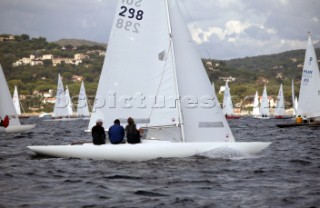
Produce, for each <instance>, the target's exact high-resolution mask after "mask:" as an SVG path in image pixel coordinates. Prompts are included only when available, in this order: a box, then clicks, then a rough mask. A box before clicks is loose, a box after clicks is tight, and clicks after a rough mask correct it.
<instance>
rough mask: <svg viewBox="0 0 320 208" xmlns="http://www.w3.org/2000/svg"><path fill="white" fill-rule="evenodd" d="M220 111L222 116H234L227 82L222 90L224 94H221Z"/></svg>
mask: <svg viewBox="0 0 320 208" xmlns="http://www.w3.org/2000/svg"><path fill="white" fill-rule="evenodd" d="M222 111H223V115H233V114H234V112H233V104H232V99H231V94H230V88H229V85H228V81H226V85H225V90H224V94H223V102H222Z"/></svg>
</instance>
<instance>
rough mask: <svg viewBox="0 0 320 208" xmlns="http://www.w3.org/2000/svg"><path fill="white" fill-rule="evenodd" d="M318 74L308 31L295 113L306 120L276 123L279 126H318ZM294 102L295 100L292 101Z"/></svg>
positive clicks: (319, 109)
mask: <svg viewBox="0 0 320 208" xmlns="http://www.w3.org/2000/svg"><path fill="white" fill-rule="evenodd" d="M319 83H320V74H319V66H318V60H317V57H316V53H315V49H314V45H313V43H312V39H311V35H310V33H309V37H308V43H307V48H306V53H305V58H304V64H303V70H302V77H301V85H300V92H299V103H297V104H296V105H298V106H297V114H296V116H298V117H299V116H301V117H302V118H303V120H305V121H306V122H303V123H291V124H278V125H277V126H278V127H280V128H286V127H295V126H319V125H320V124H319V117H320V85H319ZM294 102H295V103H296V100H295V101H294Z"/></svg>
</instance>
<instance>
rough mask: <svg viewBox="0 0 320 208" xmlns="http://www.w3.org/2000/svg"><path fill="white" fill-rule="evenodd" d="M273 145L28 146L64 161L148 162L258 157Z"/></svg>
mask: <svg viewBox="0 0 320 208" xmlns="http://www.w3.org/2000/svg"><path fill="white" fill-rule="evenodd" d="M270 144H271V143H269V142H190V143H178V142H166V141H144V142H143V143H141V144H134V145H132V144H119V145H111V144H105V145H93V144H92V143H84V144H80V145H47V146H28V148H29V149H31V150H32V151H34V152H35V153H37V154H39V155H47V156H52V157H61V158H81V159H94V160H113V161H146V160H152V159H156V158H184V157H190V156H194V155H199V154H203V153H206V152H208V151H212V150H215V149H221V148H228V149H232V150H234V151H236V152H239V153H243V154H256V153H258V152H260V151H262V150H263V149H265V148H267V147H268V146H269V145H270Z"/></svg>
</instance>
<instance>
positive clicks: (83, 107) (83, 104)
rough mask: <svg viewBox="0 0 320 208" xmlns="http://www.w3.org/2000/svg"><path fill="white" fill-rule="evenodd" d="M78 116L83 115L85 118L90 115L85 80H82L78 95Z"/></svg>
mask: <svg viewBox="0 0 320 208" xmlns="http://www.w3.org/2000/svg"><path fill="white" fill-rule="evenodd" d="M77 116H78V117H83V118H86V117H87V118H88V117H89V116H90V112H89V106H88V100H87V94H86V89H85V87H84V83H83V81H82V82H81V87H80V92H79V97H78V106H77Z"/></svg>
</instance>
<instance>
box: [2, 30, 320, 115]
mask: <svg viewBox="0 0 320 208" xmlns="http://www.w3.org/2000/svg"><path fill="white" fill-rule="evenodd" d="M0 36H1V37H6V36H9V35H0ZM62 47H64V49H62ZM105 47H106V46H104V45H103V44H98V43H94V42H90V41H84V40H68V39H64V40H61V41H57V42H54V43H50V42H48V41H47V40H46V38H44V37H39V38H30V37H29V35H26V34H22V35H20V36H14V40H10V41H4V42H0V63H1V65H2V68H3V70H4V73H5V75H6V79H7V81H8V84H9V88H10V89H11V90H12V91H13V88H14V85H17V86H18V88H19V93H20V95H24V96H25V97H26V99H25V100H23V101H22V105H23V106H24V109H25V110H26V111H27V112H28V111H29V110H28V109H29V108H30V107H31V108H40V106H41V107H42V108H43V109H41V110H39V111H44V110H47V111H51V110H52V104H45V105H44V104H41V102H40V100H41V96H40V95H38V94H35V91H38V92H40V94H41V93H44V92H48V90H49V89H52V90H53V91H54V92H53V94H55V90H56V84H57V78H58V73H60V74H61V75H62V77H63V82H64V85H68V86H69V90H70V93H71V95H77V94H78V92H79V89H80V82H77V81H73V80H72V76H74V75H77V76H82V77H83V78H84V82H85V86H86V90H87V94H88V97H90V98H91V102H93V98H94V96H95V92H96V88H97V84H98V80H99V78H100V73H101V69H102V64H103V60H104V56H101V55H99V53H98V52H97V51H105ZM46 54H52V55H53V56H54V57H60V58H73V57H74V55H75V54H83V55H86V56H88V58H85V59H83V60H82V63H80V64H78V65H72V64H67V63H65V62H62V63H61V64H57V65H56V66H53V62H52V60H43V64H42V65H36V66H31V65H29V64H28V65H20V66H15V67H14V66H13V63H15V62H16V61H18V60H19V59H22V58H23V57H30V55H34V56H35V57H41V56H43V55H46ZM317 55H318V57H320V50H319V49H317ZM303 59H304V50H295V51H288V52H284V53H280V54H273V55H265V56H257V57H247V58H242V59H233V60H228V61H221V60H207V59H204V60H203V63H204V66H205V68H206V70H207V74H208V76H209V79H210V80H211V82H214V83H215V90H216V92H218V91H219V88H220V86H222V85H224V84H225V82H224V81H223V80H221V79H219V78H220V77H229V76H232V77H234V78H235V79H236V80H235V81H234V82H230V83H229V86H230V88H231V94H232V96H233V100H234V103H237V102H240V101H244V102H252V98H253V95H254V93H255V91H256V90H258V92H259V94H261V93H262V89H263V85H264V84H267V87H268V94H269V95H271V96H277V94H278V90H279V86H280V84H281V83H282V84H283V85H284V95H285V99H286V100H287V102H288V103H287V105H291V80H292V79H294V80H295V94H296V95H298V93H299V86H300V79H301V71H302V68H301V65H302V64H303ZM208 62H209V63H208ZM298 65H300V67H298ZM217 94H218V93H217ZM218 98H219V100H220V101H221V100H222V95H218ZM74 101H75V100H74ZM91 104H92V103H91Z"/></svg>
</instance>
